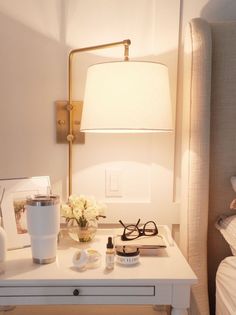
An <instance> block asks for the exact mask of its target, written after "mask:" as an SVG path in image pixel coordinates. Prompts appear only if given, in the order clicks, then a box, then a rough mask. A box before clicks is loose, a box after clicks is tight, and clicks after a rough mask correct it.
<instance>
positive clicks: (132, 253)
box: [116, 246, 139, 266]
mask: <svg viewBox="0 0 236 315" xmlns="http://www.w3.org/2000/svg"><path fill="white" fill-rule="evenodd" d="M116 262H117V263H118V264H121V265H125V266H132V265H135V264H137V263H139V249H138V248H136V247H132V246H120V247H117V248H116Z"/></svg>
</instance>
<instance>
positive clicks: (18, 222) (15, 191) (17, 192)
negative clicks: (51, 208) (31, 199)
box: [0, 176, 50, 249]
mask: <svg viewBox="0 0 236 315" xmlns="http://www.w3.org/2000/svg"><path fill="white" fill-rule="evenodd" d="M49 192H50V179H49V176H40V177H30V178H11V179H0V215H1V217H2V224H3V227H4V229H5V231H6V234H7V248H8V249H15V248H21V247H25V246H29V245H30V237H29V234H28V232H27V222H26V213H25V203H26V198H27V197H28V196H31V195H35V194H47V193H49Z"/></svg>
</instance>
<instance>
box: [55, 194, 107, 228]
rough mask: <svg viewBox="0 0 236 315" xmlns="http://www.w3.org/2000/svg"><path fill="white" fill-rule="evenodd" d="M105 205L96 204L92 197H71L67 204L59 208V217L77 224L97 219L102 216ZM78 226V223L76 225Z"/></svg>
mask: <svg viewBox="0 0 236 315" xmlns="http://www.w3.org/2000/svg"><path fill="white" fill-rule="evenodd" d="M106 209H107V207H106V205H104V204H102V203H98V202H96V200H95V199H94V197H86V196H83V195H80V196H76V195H71V196H70V197H69V199H68V204H64V205H62V206H61V215H62V216H63V217H65V218H66V219H68V220H69V219H76V221H77V223H78V222H80V221H81V219H82V221H83V222H85V223H86V221H89V220H94V219H98V218H99V216H104V212H105V210H106ZM78 224H79V223H78Z"/></svg>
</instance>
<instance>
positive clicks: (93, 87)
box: [81, 61, 172, 133]
mask: <svg viewBox="0 0 236 315" xmlns="http://www.w3.org/2000/svg"><path fill="white" fill-rule="evenodd" d="M81 131H82V132H109V133H112V132H114V133H116V132H118V133H119V132H120V133H122V132H123V133H125V132H127V133H130V132H158V131H172V108H171V101H170V90H169V77H168V69H167V67H166V66H165V65H163V64H159V63H154V62H139V61H135V62H134V61H122V62H108V63H102V64H96V65H93V66H91V67H89V69H88V72H87V80H86V88H85V97H84V105H83V113H82V120H81Z"/></svg>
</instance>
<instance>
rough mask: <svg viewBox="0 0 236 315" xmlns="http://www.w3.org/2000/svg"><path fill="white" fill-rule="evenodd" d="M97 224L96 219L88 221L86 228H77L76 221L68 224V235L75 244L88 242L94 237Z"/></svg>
mask: <svg viewBox="0 0 236 315" xmlns="http://www.w3.org/2000/svg"><path fill="white" fill-rule="evenodd" d="M97 228H98V223H97V220H96V219H91V220H88V222H87V224H86V226H84V227H81V226H79V225H78V224H77V223H76V221H73V222H69V223H68V234H69V236H70V237H71V238H72V239H73V240H75V241H77V242H82V243H85V242H90V241H92V240H93V238H94V237H95V235H96V232H97Z"/></svg>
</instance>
